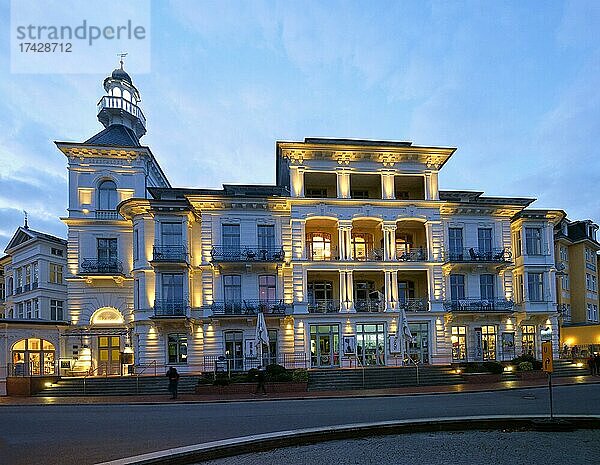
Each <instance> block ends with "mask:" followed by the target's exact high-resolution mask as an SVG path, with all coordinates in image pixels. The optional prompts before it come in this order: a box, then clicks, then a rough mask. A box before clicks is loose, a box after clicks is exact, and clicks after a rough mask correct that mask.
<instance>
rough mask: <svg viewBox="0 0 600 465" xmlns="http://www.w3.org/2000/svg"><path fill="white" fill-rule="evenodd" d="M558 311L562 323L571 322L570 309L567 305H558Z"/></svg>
mask: <svg viewBox="0 0 600 465" xmlns="http://www.w3.org/2000/svg"><path fill="white" fill-rule="evenodd" d="M558 313H559V315H560V316H561V318H562V321H563V323H566V324H569V323H571V309H570V308H569V307H567V306H566V305H565V304H561V305H559V306H558Z"/></svg>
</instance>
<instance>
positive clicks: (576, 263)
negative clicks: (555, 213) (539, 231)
mask: <svg viewBox="0 0 600 465" xmlns="http://www.w3.org/2000/svg"><path fill="white" fill-rule="evenodd" d="M597 231H598V225H597V224H595V223H593V222H592V221H591V220H584V221H569V220H568V219H566V218H565V219H563V220H562V221H561V222H560V223H559V224H558V225H557V226H556V227H555V230H554V244H555V245H554V247H555V255H556V269H557V279H556V289H557V304H558V311H559V313H560V315H561V320H562V328H561V342H562V344H563V345H567V346H568V347H572V346H575V345H577V346H581V345H588V344H600V324H599V323H600V319H599V315H598V309H599V305H600V304H599V301H598V295H599V293H598V251H600V243H598V240H597Z"/></svg>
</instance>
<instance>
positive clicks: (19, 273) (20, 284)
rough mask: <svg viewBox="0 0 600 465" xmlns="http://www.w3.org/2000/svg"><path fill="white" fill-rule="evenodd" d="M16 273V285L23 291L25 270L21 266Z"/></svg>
mask: <svg viewBox="0 0 600 465" xmlns="http://www.w3.org/2000/svg"><path fill="white" fill-rule="evenodd" d="M16 275H17V276H16V278H15V287H16V288H17V289H19V292H21V290H22V288H23V270H22V269H21V268H17V271H16Z"/></svg>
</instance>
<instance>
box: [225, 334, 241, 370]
mask: <svg viewBox="0 0 600 465" xmlns="http://www.w3.org/2000/svg"><path fill="white" fill-rule="evenodd" d="M243 339H244V338H243V333H242V332H241V331H227V332H225V357H226V358H227V359H228V360H229V363H230V367H231V369H232V370H243V369H244V346H243V344H244V340H243Z"/></svg>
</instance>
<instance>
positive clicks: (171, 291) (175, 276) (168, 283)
mask: <svg viewBox="0 0 600 465" xmlns="http://www.w3.org/2000/svg"><path fill="white" fill-rule="evenodd" d="M161 278H162V298H163V300H166V301H169V302H176V301H181V300H183V274H181V273H163V274H162V275H161Z"/></svg>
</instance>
